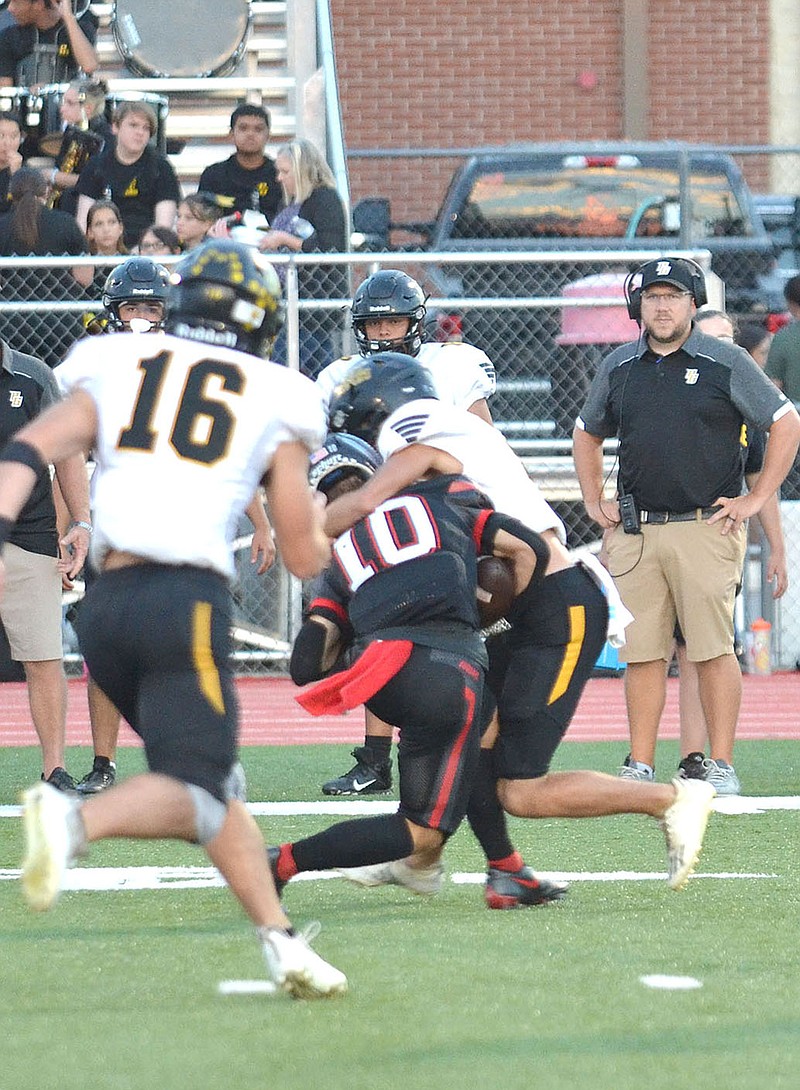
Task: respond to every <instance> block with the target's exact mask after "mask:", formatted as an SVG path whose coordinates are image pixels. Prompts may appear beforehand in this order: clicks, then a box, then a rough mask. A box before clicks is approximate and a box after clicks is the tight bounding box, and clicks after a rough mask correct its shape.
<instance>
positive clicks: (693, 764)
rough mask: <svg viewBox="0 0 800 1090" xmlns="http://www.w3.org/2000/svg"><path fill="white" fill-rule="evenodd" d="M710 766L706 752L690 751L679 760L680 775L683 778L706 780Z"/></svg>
mask: <svg viewBox="0 0 800 1090" xmlns="http://www.w3.org/2000/svg"><path fill="white" fill-rule="evenodd" d="M708 768H709V766H708V763H707V762H706V755H705V753H697V752H695V753H689V754H687V756H686V757H684V758H683V760H682V761H679V762H678V775H679V776H680V778H681V779H682V780H705V779H707V778H708Z"/></svg>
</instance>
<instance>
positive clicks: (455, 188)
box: [353, 143, 775, 440]
mask: <svg viewBox="0 0 800 1090" xmlns="http://www.w3.org/2000/svg"><path fill="white" fill-rule="evenodd" d="M353 226H354V229H355V230H356V231H360V232H361V234H362V236H363V237H364V239H365V241H366V247H367V248H369V249H374V250H381V249H382V250H387V249H390V248H391V247H390V239H391V232H392V231H393V230H395V229H397V230H403V231H404V232H406V233H408V232H414V233H416V234H418V235H419V237H420V245H419V246H417V247H416V248H417V249H421V250H427V251H432V252H434V253H442V254H443V255H446V254H448V253H458V252H466V251H469V252H478V253H488V252H496V251H507V252H508V251H511V252H515V253H519V252H530V253H531V260H530V262H528V261H525V262H523V263H521V264H514V263H511V262H508V263H506V264H499V265H498V264H488V263H483V262H481V261H480V260H476V261H474V262H470V263H469V264H454V263H450V264H448V263H447V260H446V257H445V258H444V260H443V262H442V264H441V265H434V266H426V268H427V269H428V275H429V284H428V287H429V289H430V290H431V292H432V294H433V295H438V296H440V297H447V298H449V299H451V300H453V299H458V298H459V297H461V298H465V299H474V298H487V299H502V298H504V297H505V298H513V299H518V300H519V299H525V298H528V297H531V298H534V297H538V298H542V297H544V298H553V297H559V296H562V295H564V293H565V289H566V296H567V297H568V296H569V295H570V291H571V288H570V285H573V286H574V284H575V282H576V280H579V279H581V278H591V277H592V276H598V275H605V274H609V273H612V274H616V275H617V277H619V275H620V273H623V274H624V273H626V272H627V271H629V270H630V267H631V266H628V267H627V268H622V269H620V267H619V264H613V263H610V261H609V259H608V258H607V257H606V256H605V255H606V254H608V253H609V251H613V250H643V251H644V250H650V251H653V250H665V249H666V250H670V249H673V250H691V251H697V250H708V251H710V253H711V267H712V270H713V271H714V272H715V273H716V274H717V275H718V276H719V277H720V278H721V280H722V281H723V282H724V285H725V292H726V305H727V309H728V310H729V311H731V312H732V313H734V314H736V315H738V316H746V315H748V314H751V313H752V312H753V311H754V310H756V311H762V310H763V309H764V306H765V302H766V301H765V299H764V291H763V284H764V282H765V278H768V277H769V276H770V274H771V273H772V272H773V269H774V266H775V248H774V246H773V241H772V239H771V237H770V235H769V234H768V233H767V231H766V229H765V227H764V223H763V222H762V219H761V217H760V215H759V213H758V211H757V209H756V207H755V205H754V202H753V197H752V194H751V193H750V190H749V188H748V187H747V185H746V183H745V181H744V178H743V176H742V174H741V171H740V170H739V168H738V166H737V165H736V163H735V162H734V160H733V159H732V158H731V157H730V156H729V155H727V154H724V153H722V152H716V151H709V150H707V149H697V148H694V147H692V146H690V145H682V144H678V143H663V144H662V143H648V144H630V143H613V144H612V143H592V144H591V145H579V144H574V143H569V144H566V143H563V144H562V143H557V144H525V145H512V146H509V147H506V148H501V149H489V150H486V151H479V152H477V153H476V154H473V155H471V156H470V157H469V158H468V159H467V160H466V161H465V162H464V163H463V165H462V166H461V167H460V168H459V169H458V170H457V171H456V173H455V175H454V176H453V178H452V180H451V182H450V185H449V187H448V189H447V192H446V195H445V197H444V200H443V202H442V204H441V207H440V209H439V211H438V214H437V216H436V218H435V220H433V221H431V222H430V223H415V224H402V223H394V222H393V221H392V218H391V209H390V206H389V202H388V201H386V200H385V198H369V199H367V200H366V201H362V202H360V203H359V204H358V205H356V207H355V208H354V210H353ZM403 249H404V250H408V249H410V247H407V246H404V247H403ZM537 251H538V252H541V251H547V252H557V253H559V254H560V255H563V261H561V260H559V261H557V262H556V263H555V264H552V263H547V264H545V263H543V262H541V261H540V262H538V263H537V261H536V259H535V255H536V252H537ZM571 251H573V252H574V251H583V252H586V251H589V252H592V253H593V252H595V251H596V252H597V263H596V264H594V263H592V262H589V263H588V264H585V263H584V264H581V265H577V264H576V263H574V262H572V261H571V260H570V252H571ZM623 279H624V276H623ZM597 313H598V315H599V314H602V311H598V312H597ZM439 319H440V323H439V324H440V328H442V329H444V330H445V334H444V336H445V337H446V336H448V335H449V336H452V335H453V333H454V332H455V333H456V334H457V335H461V336H463V338H464V340H466V341H469V342H470V343H473V344H476V345H478V346H479V347H481V348H483V349H484V350H485V351H486V352H487V353H488V355H489V356H490V358H491V359H492V360H493V361H494V363H495V365H496V367H497V370H498V378H499V383H498V395H497V397H496V399H495V402H494V405H495V409H494V412H495V418H496V419H498V420H500V421H502V424H503V426H504V430H505V431H506V433H507V434H508V436H509V438H513V437H514V436H515V434H516V435H518V436H522V438H523V439H525V440H532V439H534V438H535V437H537V436H538V437H545V438H546V437H548V436H549V437H555V436H559V435H560V436H567V435H569V434H570V433H571V429H572V422H573V421H574V417H575V415H576V412H577V409H578V408H579V407H580V405H581V403H582V400H583V396H584V393H585V390H586V387H587V384H588V380H589V378H590V377H591V373H592V370H593V367H594V365H595V364H596V362H597V359H598V358H599V357H600V355H601V354H602V353H603V352H604V351H607V350H609V349H610V348H611V347H612V346H613V344H614V343H616V342H615V340H614V339H613V338H612V337H611V336H610V335H609V334H608V332H607V330H606V329H604V328H599V329H598V333H597V339H596V343H595V344H593V345H588V344H586V343H582V344H580V345H578V344H572V345H570V344H566V343H564V336H563V332H562V328H561V326H562V320H563V313H562V312H561V311H560V310H559V309H558V308H557V307H551V308H547V307H545V308H542V307H531V308H526V307H525V306H524V305H522V306H520V305H515V306H514V308H513V309H501V308H498V307H496V306H495V307H494V308H492V307H491V306H487V308H475V307H469V308H466V307H465V308H464V309H463V311H461V312H456V313H454V314H452V313H451V314H447V315H439ZM598 321H599V319H598ZM613 324H614V325H616V326H619V323H618V322H616V323H613ZM601 326H602V322H601ZM434 335H436V333H434ZM583 340H584V342H585V340H586V339H585V338H584V339H583Z"/></svg>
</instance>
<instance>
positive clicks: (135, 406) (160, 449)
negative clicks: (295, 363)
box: [57, 333, 326, 576]
mask: <svg viewBox="0 0 800 1090" xmlns="http://www.w3.org/2000/svg"><path fill="white" fill-rule="evenodd" d="M57 376H58V380H59V384H60V386H61V388H62V390H63V391H64V392H65V393H67V394H69V393H70V392H71V391H73V390H76V389H82V390H85V391H86V392H87V393H88V394H89V395H90V396H91V397H92V399H93V400H94V402H95V405H96V407H97V416H98V430H97V441H96V444H95V448H94V450H95V461H96V469H95V474H94V481H93V493H94V495H93V517H94V524H95V532H94V534H93V539H92V559H93V561H94V562H95V564H97V565H98V566H99V564H100V562H101V561H102V558H103V556H104V555H105V554H106V553H107V552H108V550H109V549H120V550H124V551H128V552H132V553H136V554H137V555H139V556H145V557H148V558H150V559H152V560H156V561H160V562H162V563H165V564H194V565H197V566H200V567H207V568H213V569H214V570H216V571H219V572H221V573H222V574H224V575H227V576H232V575H233V574H234V564H233V556H232V551H231V543H232V541H233V539H234V536H235V534H236V529H237V525H238V522H239V518H240V517H241V515H242V513H243V512H244V509H245V508H246V507H247V505H248V503H249V502H250V500H251V499H252V498H253V495H254V494H255V491H256V488H257V487H258V485H259V482H260V481H261V478H262V477H263V475H264V473H265V471H266V470H267V469H268V468H269V466H270V463H271V461H272V456H273V454H274V452H275V450H276V448H277V447H278V446H279V444H281V443H284V442H295V441H299V442H301V443H303V444H304V445H305V446H306V447H308V450H309V452H311V451H313V450H316V449H317V448H318V447H320V446H321V445H322V443H323V442H324V439H325V433H326V422H325V413H324V410H323V407H322V401H321V399H320V396H319V392H318V390H317V389H316V387H315V386H314V383H313V382H311V381H310V380H309V379H307V378H305V377H304V376H303V375H300V374H298V373H297V372H295V371H291V370H289V369H288V368H286V367H280V366H278V364H275V363H269V362H267V361H265V360H262V359H258V358H257V357H255V356H250V355H247V354H245V353H243V352H237V351H234V350H232V349H227V348H217V347H213V348H212V347H210V346H208V345H204V344H200V343H194V342H192V341H189V340H185V339H183V338H178V337H173V336H171V335H170V334H167V333H153V334H150V335H148V336H147V337H142V336H141V335H139V334H136V333H116V334H112V335H110V336H105V337H89V338H87V339H86V340H83V341H79V342H78V344H76V345H75V347H74V348H73V349H72V351H71V352H70V353H69V355H68V356H67V358H66V359H65V361H64V362H63V363H62V364H61V366H60V367H58V368H57Z"/></svg>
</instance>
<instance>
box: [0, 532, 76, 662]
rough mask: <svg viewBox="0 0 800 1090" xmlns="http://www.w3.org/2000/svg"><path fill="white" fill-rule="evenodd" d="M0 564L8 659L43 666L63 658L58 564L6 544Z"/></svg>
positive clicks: (0, 610) (0, 605)
mask: <svg viewBox="0 0 800 1090" xmlns="http://www.w3.org/2000/svg"><path fill="white" fill-rule="evenodd" d="M3 560H4V561H5V565H6V589H5V593H4V595H3V598H2V601H0V618H2V620H3V626H4V627H5V630H6V634H7V635H8V644H9V647H10V648H11V657H12V659H14V661H15V662H46V661H49V660H51V659H61V658H63V654H64V648H63V643H62V639H61V576H60V575H59V573H58V560H57V559H56V557H54V556H42V554H41V553H29V552H28V551H27V550H26V549H20V548H18V546H16V545H8V544H7V545H6V546H5V548H4V550H3Z"/></svg>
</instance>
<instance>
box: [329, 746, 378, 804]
mask: <svg viewBox="0 0 800 1090" xmlns="http://www.w3.org/2000/svg"><path fill="white" fill-rule="evenodd" d="M353 756H354V757H355V759H356V765H355V767H354V768H351V769H350V771H349V772H345V774H344V775H343V776H338V777H337V778H336V779H335V780H328V782H327V783H324V784H323V785H322V794H323V795H384V794H385V793H386V792H387V791H391V789H392V766H391V765H390V764H388V763H387V764H373V763H371V762H370V757H371V753H370V751H369V749H368V748H367V747H366V746H357V747H356V748H355V749H354V750H353Z"/></svg>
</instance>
